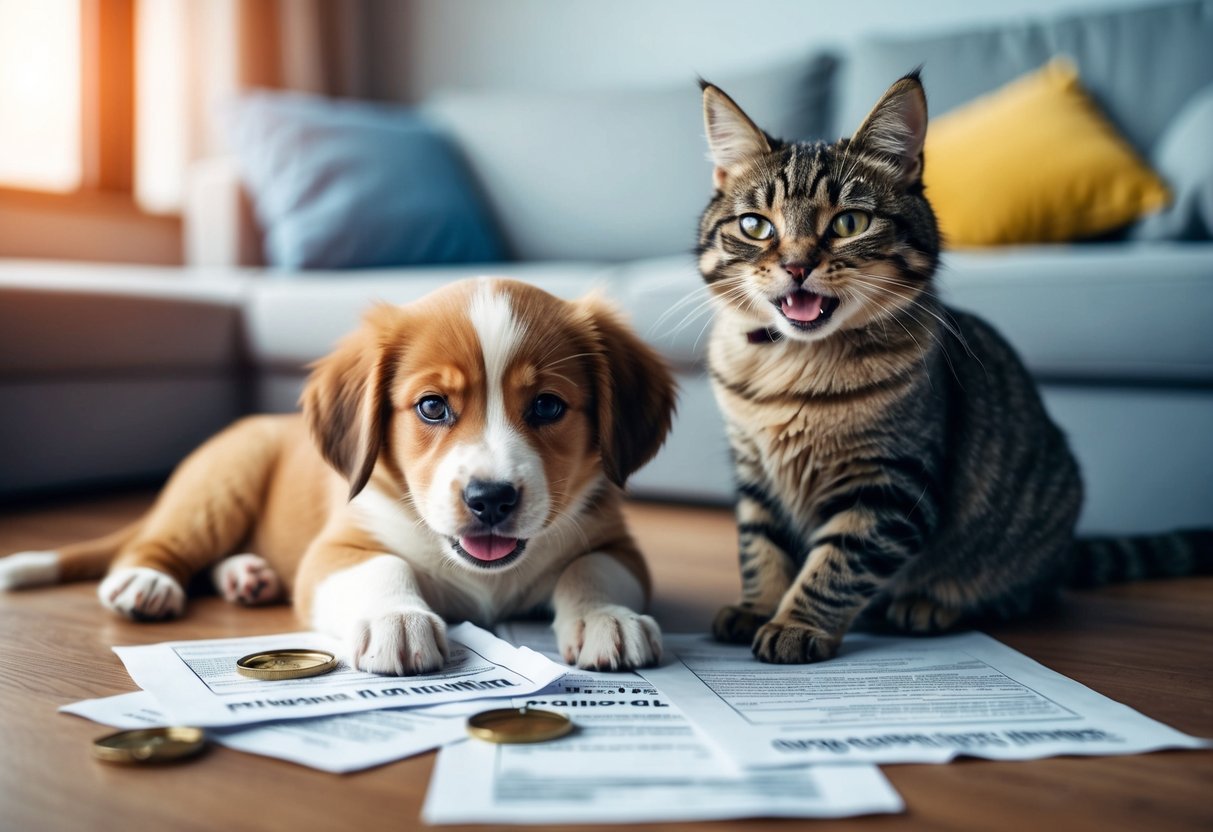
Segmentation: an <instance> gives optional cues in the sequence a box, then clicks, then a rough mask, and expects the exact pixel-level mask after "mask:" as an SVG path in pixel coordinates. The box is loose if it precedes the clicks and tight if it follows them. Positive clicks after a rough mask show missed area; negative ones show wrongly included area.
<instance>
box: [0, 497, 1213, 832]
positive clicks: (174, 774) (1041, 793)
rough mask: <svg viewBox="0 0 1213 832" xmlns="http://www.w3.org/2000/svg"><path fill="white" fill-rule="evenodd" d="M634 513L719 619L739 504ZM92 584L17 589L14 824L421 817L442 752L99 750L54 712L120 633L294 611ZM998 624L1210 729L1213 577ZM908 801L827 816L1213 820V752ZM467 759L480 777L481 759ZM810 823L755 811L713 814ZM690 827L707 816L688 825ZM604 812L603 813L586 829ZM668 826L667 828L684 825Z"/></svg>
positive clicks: (14, 525)
mask: <svg viewBox="0 0 1213 832" xmlns="http://www.w3.org/2000/svg"><path fill="white" fill-rule="evenodd" d="M149 500H150V497H149V495H147V494H146V493H136V494H129V493H128V494H125V495H116V496H107V497H99V498H95V499H89V500H83V499H80V500H75V501H72V502H68V503H59V504H55V505H40V506H26V507H23V508H21V509H16V510H9V511H6V512H0V554H3V553H6V552H11V551H18V550H22V549H44V548H52V547H54V546H55V545H57V544H60V543H64V542H67V541H69V540H73V539H79V538H84V537H88V536H92V535H95V534H100V533H102V532H106V531H109V530H111V529H112V528H115V527H117V526H118V525H119V524H121V523H122V522H124V521H126V520H128V519H130V518H133V517H134V516H135V515H137V514H138V513H139V512H140V511H141V510H142V509H143V508H144V507H146V505H147V504H148V502H149ZM630 514H631V519H632V521H633V524H634V529H635V531H636V533H637V537H638V538H639V539H640V541H641V543H642V546H643V548H644V549H645V551H646V552H647V553H648V555H649V558H650V561H651V563H652V566H653V571H654V573H655V578H656V588H657V597H656V604H655V606H656V613H657V615H658V617H659V618H660V619H661V621H662V623H663V625H664V626H665V628H666V629H667V631H676V630H697V629H702V628H704V627H705V626H706V625H707V622H708V621H709V620H710V616H711V614H712V612H713V611H714V610H715V608H716V606H717V605H718V604H720V603H722V602H724V601H727V600H730V599H731V598H732V597H733V594H734V593H735V592H736V588H737V577H736V569H735V566H734V548H733V547H734V544H733V525H732V521H731V519H730V518H729V516H728V513H727V512H723V511H716V510H709V509H689V508H678V507H669V506H660V505H636V506H634V507H633V508H632V509H631V512H630ZM93 592H94V586H93V585H92V584H85V585H76V586H66V587H57V588H51V589H45V590H35V591H27V592H18V593H10V594H7V595H0V645H3V646H2V647H0V703H2V707H0V829H3V830H43V829H55V830H93V829H95V830H116V829H121V830H144V829H148V830H152V829H154V830H173V832H178V831H179V830H225V831H226V830H242V829H257V830H260V829H266V830H278V829H282V830H288V829H289V830H310V829H408V828H413V827H416V826H420V825H421V824H420V821H419V820H418V815H419V810H420V807H421V803H422V799H423V797H424V795H425V790H426V784H427V782H428V779H429V774H430V768H431V765H432V763H433V755H432V754H427V755H423V756H421V757H417V758H414V759H411V760H404V761H401V762H398V763H394V764H392V765H387V766H383V767H382V768H378V769H375V770H372V771H368V772H363V773H360V774H353V775H346V776H335V775H330V774H324V773H321V772H317V771H312V770H310V769H305V768H301V767H298V766H295V765H291V764H289V763H284V762H280V761H277V760H270V759H266V758H262V757H255V756H251V755H247V754H241V753H238V752H236V751H230V750H227V749H223V748H215V749H213V750H211V751H209V752H208V753H207V754H206V755H205V756H204V757H202V758H200V759H197V760H195V761H192V762H188V763H182V764H179V765H176V766H170V767H164V768H142V769H127V768H121V767H115V766H112V765H106V764H104V763H98V762H94V761H93V760H92V759H91V758H90V757H89V741H90V740H91V739H92V738H93V737H95V736H98V735H100V734H101V733H103V732H104V729H102V728H101V727H99V726H97V725H94V724H92V723H89V722H86V721H84V720H81V719H78V718H75V717H69V716H63V715H60V714H57V713H55V709H56V708H57V707H58V706H59V705H62V704H65V703H68V702H74V701H76V700H79V699H84V698H89V697H97V696H107V695H110V694H115V693H121V692H125V691H129V690H132V689H133V685H132V683H131V681H130V679H129V678H128V677H127V675H126V672H125V671H124V670H123V668H122V666H121V664H120V663H119V662H118V659H117V658H116V657H115V656H114V654H113V653H112V652H111V651H110V647H111V646H113V645H115V644H135V643H150V642H157V641H164V640H168V639H185V638H216V637H223V636H236V635H253V634H257V633H273V632H283V631H286V630H287V629H288V628H292V627H294V626H295V624H294V622H293V621H292V619H291V615H290V612H289V610H287V609H285V608H282V607H277V608H267V609H256V610H250V609H239V608H236V607H233V606H229V605H227V604H224V603H223V602H221V601H219V600H218V599H215V598H202V599H198V600H197V601H194V602H192V605H191V608H190V611H189V613H188V615H187V616H186V617H185V618H184V619H183V620H181V621H177V622H172V623H166V624H134V623H131V622H128V621H124V620H120V619H118V618H115V617H114V616H112V615H110V614H109V613H107V612H106V611H104V610H103V609H101V607H100V606H98V604H97V603H96V601H95V599H94V596H93ZM993 635H995V636H996V637H998V638H999V639H1001V640H1003V641H1004V642H1006V643H1007V644H1010V645H1011V646H1012V647H1015V648H1017V649H1019V650H1021V651H1023V652H1024V653H1027V654H1028V655H1029V656H1031V657H1033V658H1035V659H1037V660H1039V661H1041V662H1043V663H1044V664H1046V665H1048V666H1049V667H1051V668H1053V669H1055V670H1057V671H1059V672H1061V673H1064V674H1065V675H1067V676H1070V677H1072V678H1074V679H1077V680H1078V681H1080V682H1083V683H1084V684H1087V685H1089V686H1090V687H1092V688H1094V689H1095V690H1097V691H1099V692H1101V693H1104V694H1106V695H1108V696H1110V697H1112V698H1113V699H1117V700H1119V701H1121V702H1124V703H1126V704H1128V705H1130V706H1132V707H1134V708H1136V709H1138V710H1140V711H1142V712H1143V713H1145V714H1147V715H1149V716H1152V717H1154V718H1156V719H1159V720H1162V721H1163V722H1166V723H1169V724H1170V725H1173V726H1175V727H1176V728H1178V729H1180V730H1182V731H1186V732H1189V733H1193V734H1199V735H1204V736H1213V579H1208V578H1199V579H1198V578H1192V579H1186V580H1179V581H1159V582H1152V583H1142V584H1138V585H1133V586H1125V587H1117V588H1111V589H1105V590H1100V591H1093V592H1087V593H1082V594H1075V595H1073V596H1072V597H1071V598H1070V599H1068V602H1067V604H1066V605H1065V606H1064V607H1063V608H1062V609H1060V610H1058V611H1056V612H1053V613H1050V614H1049V615H1048V616H1047V617H1045V618H1041V619H1038V620H1035V621H1032V622H1028V623H1023V624H1019V625H1016V626H1014V627H1007V628H1004V629H1001V630H998V631H995V632H993ZM885 771H886V772H887V774H888V776H889V778H890V780H892V782H893V784H894V786H896V788H897V789H898V791H900V792H901V794H902V796H903V797H904V798H905V801H906V803H907V805H908V811H907V814H905V815H902V816H899V817H875V818H860V819H854V820H848V821H831V822H813V826H814V828H815V829H842V828H847V829H854V830H865V829H898V830H900V829H944V830H972V829H1006V830H1016V831H1017V832H1019V831H1020V830H1040V831H1041V832H1043V831H1044V830H1052V829H1103V830H1106V829H1134V830H1138V829H1145V830H1149V832H1159V830H1170V829H1192V830H1195V829H1213V752H1162V753H1157V754H1150V755H1143V756H1136V757H1114V758H1098V759H1092V758H1073V759H1051V760H1041V761H1035V762H1023V763H995V762H987V761H978V760H968V761H961V762H958V763H953V764H951V765H944V766H908V765H907V766H890V767H887V768H886V769H885ZM467 776H468V777H476V776H483V774H482V773H479V772H468V773H467ZM800 825H804V826H807V825H808V822H797V821H762V822H758V821H745V822H738V823H718V824H712V825H711V827H710V828H716V829H723V828H735V829H751V828H763V827H771V828H774V827H780V828H791V827H794V826H800ZM674 827H675V828H687V829H689V828H692V827H703V828H709V827H708V825H707V824H677V825H674ZM586 828H595V829H601V828H602V827H586ZM667 828H668V827H667Z"/></svg>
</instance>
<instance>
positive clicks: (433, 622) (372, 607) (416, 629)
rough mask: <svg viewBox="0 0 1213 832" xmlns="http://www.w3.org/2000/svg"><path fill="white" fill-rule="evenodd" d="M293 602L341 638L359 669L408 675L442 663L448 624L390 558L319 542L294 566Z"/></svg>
mask: <svg viewBox="0 0 1213 832" xmlns="http://www.w3.org/2000/svg"><path fill="white" fill-rule="evenodd" d="M295 599H296V608H297V610H298V612H299V614H300V616H301V617H302V618H303V620H304V621H305V622H306V623H307V624H308V625H309V626H311V627H312V628H313V629H316V630H319V631H320V632H322V633H328V634H329V635H332V636H335V637H336V638H339V639H341V641H342V643H343V644H344V645H345V656H344V657H343V658H344V659H345V661H346V663H347V664H349V665H350V666H351V667H354V668H357V669H358V670H366V671H369V672H371V673H385V674H389V675H395V676H408V675H412V674H416V673H429V672H432V671H435V670H438V669H439V668H441V667H442V666H443V665H444V664H445V663H446V660H447V657H448V655H449V653H448V651H447V645H446V624H445V623H444V622H443V620H442V618H441V617H439V616H438V615H436V614H435V613H434V612H433V610H431V609H430V608H429V605H428V604H426V602H425V599H423V598H422V597H421V592H420V590H419V588H418V586H417V580H416V577H415V576H414V574H413V569H412V567H411V566H409V565H408V563H407V562H405V561H404V560H403V559H402V558H399V557H396V556H395V555H387V554H384V553H383V552H380V551H374V550H367V549H358V548H354V547H350V546H340V545H335V544H332V543H326V542H325V541H324V540H323V539H320V540H317V541H316V543H313V544H312V546H311V548H310V549H309V550H308V552H307V554H306V555H305V556H304V558H303V562H302V563H301V564H300V565H299V577H298V579H297V580H296V584H295Z"/></svg>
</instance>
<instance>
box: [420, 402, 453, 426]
mask: <svg viewBox="0 0 1213 832" xmlns="http://www.w3.org/2000/svg"><path fill="white" fill-rule="evenodd" d="M417 415H418V416H420V417H421V421H423V422H426V423H427V424H431V425H441V424H443V423H444V422H449V421H450V419H451V408H450V406H449V405H448V404H447V403H446V399H444V398H442V396H426V397H425V398H423V399H422V400H421V401H419V402H417Z"/></svg>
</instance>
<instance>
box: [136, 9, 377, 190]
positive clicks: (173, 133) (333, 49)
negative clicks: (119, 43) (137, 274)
mask: <svg viewBox="0 0 1213 832" xmlns="http://www.w3.org/2000/svg"><path fill="white" fill-rule="evenodd" d="M375 5H376V4H375V2H374V0H204V2H198V0H138V5H137V10H136V15H137V17H136V22H135V25H136V60H135V73H136V83H135V86H136V92H135V102H136V103H135V109H136V113H135V134H136V136H135V196H136V199H137V200H138V202H139V204H140V206H141V207H142V208H143V209H144V210H146V211H150V212H152V213H175V212H177V211H179V210H180V209H181V205H182V202H183V198H184V195H185V185H186V177H187V176H188V171H189V166H190V164H191V163H192V162H194V161H195V160H197V159H200V158H204V157H208V156H214V155H217V154H220V153H222V152H223V150H224V145H223V136H222V133H221V130H220V127H219V124H218V121H217V118H216V111H217V108H218V106H219V105H220V104H221V103H222V102H223V101H224V100H225V99H227V98H230V97H231V96H233V95H235V94H237V93H238V92H239V91H240V90H241V89H245V88H250V87H269V88H274V89H287V90H299V91H302V92H310V93H316V94H322V95H330V96H338V97H350V98H361V97H368V96H369V95H370V93H371V77H370V76H371V73H370V71H369V67H370V58H369V52H370V50H368V48H367V42H368V38H369V37H370V36H371V27H372V25H373V20H372V17H373V11H374V8H375Z"/></svg>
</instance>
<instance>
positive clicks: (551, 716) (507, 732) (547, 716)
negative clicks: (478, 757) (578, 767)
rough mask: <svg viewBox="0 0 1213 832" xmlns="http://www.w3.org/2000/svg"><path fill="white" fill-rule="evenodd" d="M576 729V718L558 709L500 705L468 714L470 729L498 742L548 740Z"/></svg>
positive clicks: (485, 738) (486, 738)
mask: <svg viewBox="0 0 1213 832" xmlns="http://www.w3.org/2000/svg"><path fill="white" fill-rule="evenodd" d="M572 730H573V720H571V719H569V718H568V717H567V716H565V715H564V714H558V713H556V712H555V711H537V710H534V709H533V708H498V709H496V710H492V711H481V712H480V713H478V714H475V715H474V716H471V717H468V733H469V734H471V735H472V736H473V737H476V738H478V739H482V740H485V741H487V742H496V743H503V744H504V743H523V742H547V741H548V740H554V739H558V738H560V737H563V736H564V735H565V734H567V733H569V732H570V731H572Z"/></svg>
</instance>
